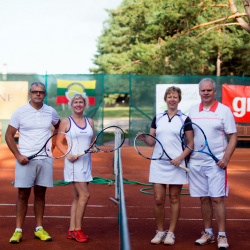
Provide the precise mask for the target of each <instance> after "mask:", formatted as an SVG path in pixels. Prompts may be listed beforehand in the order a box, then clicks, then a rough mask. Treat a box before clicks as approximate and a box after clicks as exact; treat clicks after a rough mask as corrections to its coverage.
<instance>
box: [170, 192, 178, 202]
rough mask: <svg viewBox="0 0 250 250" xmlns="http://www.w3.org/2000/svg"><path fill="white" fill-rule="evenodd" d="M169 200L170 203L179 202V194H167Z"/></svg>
mask: <svg viewBox="0 0 250 250" xmlns="http://www.w3.org/2000/svg"><path fill="white" fill-rule="evenodd" d="M169 200H170V202H171V203H172V204H177V203H179V202H180V196H179V195H176V194H170V195H169Z"/></svg>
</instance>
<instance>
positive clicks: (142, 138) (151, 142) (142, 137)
mask: <svg viewBox="0 0 250 250" xmlns="http://www.w3.org/2000/svg"><path fill="white" fill-rule="evenodd" d="M144 133H145V132H144V131H143V132H142V133H138V134H137V136H138V135H140V136H138V137H137V139H138V140H140V141H144V142H145V143H146V144H147V145H148V146H149V147H153V146H154V145H155V140H154V139H153V138H152V137H147V136H146V135H144ZM149 133H150V135H152V136H154V137H155V136H156V133H155V129H154V128H151V129H150V132H149Z"/></svg>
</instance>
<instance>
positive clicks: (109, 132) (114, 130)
mask: <svg viewBox="0 0 250 250" xmlns="http://www.w3.org/2000/svg"><path fill="white" fill-rule="evenodd" d="M116 136H120V137H121V140H120V142H121V143H120V144H119V145H117V144H116V143H115V141H116V140H115V139H116ZM124 140H125V135H124V132H123V131H122V129H120V128H118V127H110V128H107V129H104V130H103V131H102V132H101V133H100V134H99V135H98V136H97V138H96V141H95V146H96V148H97V149H99V150H101V151H104V152H111V151H114V150H116V149H118V148H120V147H121V145H122V144H123V142H124Z"/></svg>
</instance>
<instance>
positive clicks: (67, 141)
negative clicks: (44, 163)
mask: <svg viewBox="0 0 250 250" xmlns="http://www.w3.org/2000/svg"><path fill="white" fill-rule="evenodd" d="M59 142H61V143H59ZM71 148H72V139H71V137H70V136H69V135H67V134H65V133H63V132H60V133H57V134H54V135H52V136H51V137H50V138H49V139H48V140H47V141H46V143H45V144H44V146H43V147H42V148H41V149H40V150H39V151H38V152H37V153H36V154H34V155H31V156H29V157H27V158H28V160H31V159H33V158H35V157H37V156H39V157H40V156H43V157H49V158H54V159H59V158H62V157H64V156H66V155H67V154H68V153H69V152H70V150H71Z"/></svg>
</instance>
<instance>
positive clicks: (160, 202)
mask: <svg viewBox="0 0 250 250" xmlns="http://www.w3.org/2000/svg"><path fill="white" fill-rule="evenodd" d="M155 205H156V206H162V205H165V200H164V199H163V198H162V197H155Z"/></svg>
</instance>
